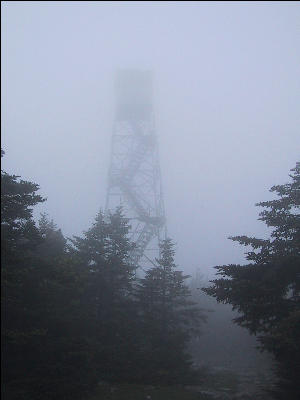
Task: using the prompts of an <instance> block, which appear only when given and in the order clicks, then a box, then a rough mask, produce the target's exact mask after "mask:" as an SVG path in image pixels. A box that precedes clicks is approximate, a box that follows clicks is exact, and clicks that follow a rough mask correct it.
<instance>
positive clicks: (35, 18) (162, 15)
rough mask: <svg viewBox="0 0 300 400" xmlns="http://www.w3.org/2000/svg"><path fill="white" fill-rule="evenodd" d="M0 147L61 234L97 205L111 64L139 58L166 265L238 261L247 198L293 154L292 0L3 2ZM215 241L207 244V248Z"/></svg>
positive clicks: (109, 118)
mask: <svg viewBox="0 0 300 400" xmlns="http://www.w3.org/2000/svg"><path fill="white" fill-rule="evenodd" d="M2 13H3V17H2V18H3V19H2V21H3V22H2V60H3V64H2V88H3V89H2V104H3V109H2V115H3V118H2V132H3V135H2V141H3V142H2V146H3V148H4V149H5V151H6V153H7V156H6V157H5V159H4V161H3V164H4V166H5V168H6V169H7V170H9V171H14V172H15V173H16V174H20V175H22V177H24V178H26V179H30V180H33V181H34V182H37V183H38V184H39V185H40V187H41V193H42V194H43V195H44V196H46V197H47V199H48V200H47V203H45V204H44V205H43V207H42V210H39V211H38V212H41V211H46V212H48V213H49V215H51V217H52V218H53V219H54V220H55V221H57V222H59V225H60V227H61V228H62V231H63V233H64V234H65V235H67V236H70V235H73V234H79V233H80V232H81V231H82V230H83V229H87V227H88V226H89V225H90V223H91V221H92V219H93V217H94V215H95V214H96V213H97V211H98V210H99V208H103V207H104V201H105V192H106V185H107V182H106V180H107V171H108V166H109V154H110V137H111V134H112V125H113V118H114V97H113V96H114V91H113V84H114V73H115V71H116V69H118V68H138V69H151V70H152V71H153V73H154V77H155V78H154V79H155V89H156V90H155V100H154V101H155V107H156V113H155V118H156V125H157V135H158V137H159V147H160V162H161V171H162V180H163V188H164V201H165V208H166V214H167V225H168V234H169V236H171V237H172V238H173V239H174V240H175V241H176V242H177V243H178V249H177V251H178V263H179V264H180V266H181V268H184V269H185V270H186V271H188V272H192V271H193V270H194V268H196V267H199V266H200V267H201V268H202V269H203V271H205V272H206V273H208V274H210V273H211V272H210V271H211V268H210V267H211V266H214V265H217V264H220V263H221V264H225V263H228V262H242V261H243V259H244V255H243V249H241V248H240V247H239V246H235V245H234V244H233V243H232V242H230V241H229V240H227V237H228V236H230V235H236V234H248V235H257V236H264V235H265V234H266V232H265V228H264V226H262V224H261V223H260V222H259V221H257V217H258V212H259V210H258V209H257V208H255V206H254V205H255V203H257V202H259V201H262V200H267V199H269V198H270V194H269V193H268V190H269V188H270V187H271V186H273V185H274V184H277V183H280V182H282V181H284V179H285V177H286V176H287V173H288V171H289V170H290V169H291V168H292V167H293V166H294V164H295V162H296V158H297V156H298V155H299V144H300V139H299V131H298V126H299V112H298V105H299V92H300V91H299V73H298V70H299V58H300V57H299V34H300V31H299V22H298V21H299V8H298V7H297V4H295V3H293V2H284V3H281V2H279V3H273V4H272V5H271V4H268V3H267V2H266V3H264V2H261V3H260V4H250V3H230V2H229V3H223V2H221V3H219V2H218V3H214V2H201V3H194V2H191V3H184V4H183V3H173V4H170V3H167V2H161V3H159V4H158V3H156V2H153V3H151V2H145V3H143V2H137V3H136V2H133V3H130V2H126V3H125V4H121V3H114V4H112V3H109V2H108V3H106V2H101V3H97V2H85V3H80V2H79V3H78V2H68V3H64V2H59V3H58V2H51V4H50V3H44V2H43V3H39V2H35V3H30V2H28V3H18V2H7V3H5V2H4V3H2ZM216 249H217V250H216Z"/></svg>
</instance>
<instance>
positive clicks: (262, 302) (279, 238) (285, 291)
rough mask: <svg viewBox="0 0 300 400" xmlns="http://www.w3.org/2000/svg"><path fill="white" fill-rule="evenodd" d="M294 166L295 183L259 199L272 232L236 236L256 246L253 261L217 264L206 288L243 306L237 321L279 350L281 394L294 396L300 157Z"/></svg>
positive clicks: (299, 349) (299, 355) (299, 300)
mask: <svg viewBox="0 0 300 400" xmlns="http://www.w3.org/2000/svg"><path fill="white" fill-rule="evenodd" d="M292 172H293V174H291V175H290V178H291V182H290V183H287V184H284V185H276V186H273V187H272V188H271V189H270V191H271V192H273V193H276V194H277V196H278V198H277V199H275V200H271V201H265V202H260V203H258V204H257V205H258V206H260V207H263V208H264V210H263V211H262V212H261V213H260V218H259V219H260V220H261V221H263V222H265V223H266V224H267V226H268V227H270V228H271V229H272V233H271V235H270V238H269V239H258V238H253V237H247V236H235V237H231V239H232V240H234V241H237V242H239V243H240V244H241V245H244V246H251V247H252V249H251V250H250V251H248V252H247V253H246V257H247V259H248V260H249V261H250V263H249V264H247V265H232V264H231V265H222V266H217V267H216V269H217V271H218V273H217V274H218V275H220V276H221V278H218V279H215V280H213V281H211V283H212V286H211V287H208V288H205V289H204V291H205V292H206V293H207V294H209V295H211V296H213V297H215V298H216V299H217V300H218V301H219V302H223V303H229V304H231V305H232V307H233V309H235V310H237V311H239V313H240V315H239V316H238V317H237V318H235V319H234V322H236V323H237V324H239V325H240V326H242V327H245V328H247V329H248V330H249V331H250V333H252V334H255V335H258V339H259V341H260V345H261V348H262V349H263V350H268V351H269V352H271V353H272V354H273V355H274V356H275V359H276V361H277V363H278V366H277V371H278V375H279V387H278V391H277V393H276V397H277V398H279V399H283V398H289V399H291V400H292V399H298V398H299V396H300V393H299V376H300V214H299V208H300V163H297V164H296V167H295V168H294V169H292Z"/></svg>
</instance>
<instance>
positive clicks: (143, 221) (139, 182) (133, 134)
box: [105, 70, 166, 268]
mask: <svg viewBox="0 0 300 400" xmlns="http://www.w3.org/2000/svg"><path fill="white" fill-rule="evenodd" d="M152 82H153V78H152V74H151V72H150V71H139V70H120V71H119V72H118V73H117V76H116V80H115V98H116V104H115V121H114V126H113V134H112V143H111V157H110V168H109V173H108V187H107V197H106V207H105V208H106V211H108V210H113V209H114V208H115V207H117V206H120V205H121V206H122V207H123V210H124V212H125V215H126V217H128V218H129V220H130V225H131V227H132V231H131V235H132V236H131V240H132V241H133V242H134V243H135V248H134V250H133V251H132V254H131V261H132V263H133V264H134V265H139V266H140V267H142V268H144V267H147V266H149V262H151V263H152V264H153V263H154V260H155V257H158V255H159V252H158V243H159V241H160V240H162V239H164V238H165V236H166V222H165V212H164V204H163V195H162V185H161V175H160V165H159V154H158V143H157V136H156V132H155V123H154V111H153V86H152Z"/></svg>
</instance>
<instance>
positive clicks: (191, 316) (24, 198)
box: [1, 152, 300, 400]
mask: <svg viewBox="0 0 300 400" xmlns="http://www.w3.org/2000/svg"><path fill="white" fill-rule="evenodd" d="M3 155H4V152H1V156H3ZM292 171H293V174H292V175H291V178H292V182H291V183H289V184H286V185H280V186H274V187H273V188H272V189H271V191H273V192H275V193H277V195H278V196H279V199H278V200H272V201H269V202H263V203H259V206H262V207H264V208H265V211H263V212H262V213H261V214H260V218H261V220H263V221H264V222H265V223H266V224H267V225H268V226H270V227H271V228H273V231H272V234H271V237H270V239H269V240H261V239H256V238H248V237H245V236H239V237H234V238H232V239H233V240H235V241H238V242H239V243H241V244H242V245H246V246H252V250H251V251H248V252H247V259H248V260H249V262H250V263H249V264H247V265H243V266H241V265H227V266H218V267H216V268H217V274H218V275H219V276H221V277H220V278H216V279H215V280H213V281H212V282H211V283H209V284H208V285H207V287H206V288H204V289H203V291H201V290H200V289H201V288H196V290H198V293H199V295H198V297H197V295H196V294H195V293H196V291H194V294H193V293H192V292H193V291H192V288H191V287H190V286H189V285H188V283H187V282H188V278H189V277H188V276H187V275H185V274H184V273H183V271H180V269H179V268H178V267H177V266H176V264H175V250H174V243H173V241H172V240H171V239H169V238H168V239H166V240H164V241H162V242H161V248H160V257H159V259H157V260H156V265H155V266H153V267H152V268H150V269H149V270H147V271H146V272H145V275H144V276H142V277H141V276H139V275H138V274H137V268H138V266H136V265H132V263H131V261H130V257H129V254H130V250H131V249H132V248H133V246H134V243H131V242H130V240H129V233H130V224H129V221H128V219H127V218H126V216H125V215H124V213H123V210H122V209H121V208H119V209H117V210H115V211H114V212H111V213H110V214H109V215H105V214H104V213H103V212H102V211H99V213H98V214H97V215H96V217H95V220H94V223H93V224H92V226H91V227H90V228H89V229H88V230H87V231H85V232H83V234H82V235H81V236H73V238H72V239H70V240H67V239H66V238H65V237H64V236H63V234H62V232H61V230H60V229H59V228H58V227H57V226H56V225H55V223H54V222H53V221H52V220H51V219H50V218H48V216H47V215H46V214H42V215H41V217H40V219H39V221H35V220H34V218H33V208H34V206H36V205H37V204H39V203H42V202H44V201H45V199H44V198H42V197H41V196H40V195H39V194H38V190H39V186H38V185H37V184H35V183H32V182H29V181H24V180H22V179H20V177H19V176H15V175H10V174H8V173H7V172H5V171H1V247H2V253H1V264H2V267H1V274H2V280H1V282H2V330H1V334H2V395H3V399H5V400H17V399H22V400H27V399H28V400H29V399H31V400H35V399H45V400H47V399H49V400H50V399H66V400H67V399H77V398H78V399H88V398H89V395H90V393H92V392H93V390H95V388H97V385H99V382H107V383H113V384H115V383H126V384H143V385H165V386H174V385H190V386H191V385H199V384H200V383H201V382H203V379H204V372H203V370H202V369H201V368H198V367H197V366H196V365H195V363H194V361H193V355H192V354H191V347H190V346H191V343H193V349H195V346H197V343H201V332H202V329H203V326H204V324H205V322H206V320H207V311H205V308H206V307H205V304H204V305H202V304H201V298H202V296H203V295H204V292H205V293H206V294H208V295H210V296H212V297H215V298H216V300H217V301H218V302H221V303H228V304H230V305H231V306H232V307H233V309H234V310H236V311H237V312H238V314H237V316H236V318H235V323H236V324H238V325H240V326H242V327H244V328H246V330H248V331H249V332H250V333H251V334H253V335H256V336H257V337H258V340H259V343H260V346H261V348H262V349H263V350H266V351H268V352H269V353H271V354H272V355H273V356H274V360H275V362H274V367H276V371H277V375H278V384H277V386H276V389H274V390H273V392H272V396H273V397H274V398H277V399H287V398H288V399H290V400H292V399H296V398H299V397H298V396H299V386H298V379H299V376H300V375H299V374H300V347H299V346H300V339H299V338H300V302H299V299H300V297H299V290H300V279H299V278H300V277H299V272H300V271H299V270H300V222H299V218H300V216H299V206H300V187H299V184H300V164H297V165H296V167H295V169H294V170H292ZM201 293H202V295H201ZM193 351H194V350H193ZM197 398H199V399H200V398H202V397H197ZM206 398H207V399H208V398H209V397H206Z"/></svg>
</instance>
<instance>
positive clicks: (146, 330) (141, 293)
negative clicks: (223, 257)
mask: <svg viewBox="0 0 300 400" xmlns="http://www.w3.org/2000/svg"><path fill="white" fill-rule="evenodd" d="M160 252H161V256H160V258H159V259H157V260H156V264H157V265H156V266H155V267H153V268H151V269H149V270H148V271H146V274H145V277H144V278H143V279H141V280H140V282H139V285H138V286H137V289H136V297H137V299H138V302H139V307H140V316H141V319H142V326H143V331H142V332H143V352H142V354H143V357H144V358H145V359H147V364H146V366H145V367H144V371H143V369H141V374H142V373H144V375H143V378H141V379H146V380H149V381H161V382H166V383H172V382H179V381H181V382H183V381H184V380H186V379H189V377H190V376H191V373H192V369H191V365H192V362H191V357H190V356H189V355H188V353H187V351H186V346H187V344H188V342H189V340H190V338H191V336H193V335H199V334H200V325H201V322H203V321H204V320H205V316H204V315H203V313H202V311H201V310H200V309H199V308H198V307H197V306H196V303H194V302H193V301H191V293H190V290H189V288H188V286H187V285H186V283H185V280H186V279H187V278H188V277H189V276H188V275H184V274H183V272H182V271H178V270H177V266H176V264H175V262H174V256H175V250H174V244H173V242H172V241H171V239H166V240H164V241H163V242H162V243H161V246H160Z"/></svg>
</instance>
